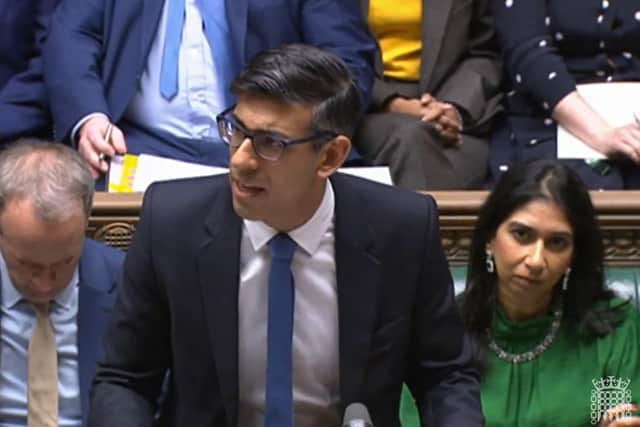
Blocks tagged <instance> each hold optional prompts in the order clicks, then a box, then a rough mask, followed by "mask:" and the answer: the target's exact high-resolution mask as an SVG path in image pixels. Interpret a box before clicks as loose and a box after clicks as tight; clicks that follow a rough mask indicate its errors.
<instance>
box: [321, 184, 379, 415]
mask: <svg viewBox="0 0 640 427" xmlns="http://www.w3.org/2000/svg"><path fill="white" fill-rule="evenodd" d="M331 182H332V184H333V187H334V191H335V194H336V205H335V206H336V208H335V218H336V219H335V221H336V226H335V259H336V270H337V273H336V276H337V286H338V319H339V320H338V322H339V335H340V337H339V343H340V399H341V408H340V411H341V412H343V411H344V409H345V407H346V406H347V405H348V404H350V403H352V402H354V401H357V400H360V399H359V396H361V386H362V382H363V375H364V372H365V367H366V364H367V355H368V353H369V344H370V339H371V334H372V331H373V327H374V320H375V316H376V307H377V299H378V288H379V277H380V275H379V261H378V260H377V259H376V257H375V256H374V255H372V246H373V243H374V240H373V232H372V230H371V229H370V224H369V223H368V222H367V218H366V215H363V214H362V213H363V212H366V209H367V207H366V206H365V205H363V204H362V203H361V200H359V199H360V197H359V194H358V191H357V190H356V189H354V188H353V187H352V184H351V183H350V182H349V181H348V179H346V178H345V177H343V176H340V175H336V176H334V177H333V178H332V179H331Z"/></svg>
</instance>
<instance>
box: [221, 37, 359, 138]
mask: <svg viewBox="0 0 640 427" xmlns="http://www.w3.org/2000/svg"><path fill="white" fill-rule="evenodd" d="M231 90H232V91H233V93H234V94H236V95H240V94H244V93H247V94H255V95H261V96H265V97H267V98H270V99H273V100H276V101H281V102H285V103H291V104H302V105H311V106H312V107H313V119H312V123H313V131H314V132H322V131H329V132H333V133H336V134H339V135H345V136H347V137H349V138H351V137H352V135H353V132H354V129H355V126H356V123H357V121H358V118H359V115H360V96H359V94H358V90H357V88H356V85H355V83H354V82H353V79H352V78H351V73H350V72H349V69H348V68H347V66H346V65H345V64H344V63H343V62H342V60H340V59H339V58H338V57H337V56H335V55H333V54H331V53H329V52H326V51H324V50H321V49H318V48H316V47H313V46H307V45H302V44H292V45H287V46H284V47H281V48H276V49H269V50H266V51H263V52H261V53H259V54H258V55H256V56H255V57H254V58H253V60H251V62H250V63H249V65H247V67H246V68H245V69H244V70H243V71H242V72H241V73H240V75H239V76H238V77H236V79H235V80H234V81H233V83H232V85H231Z"/></svg>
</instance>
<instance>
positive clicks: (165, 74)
mask: <svg viewBox="0 0 640 427" xmlns="http://www.w3.org/2000/svg"><path fill="white" fill-rule="evenodd" d="M167 2H168V3H167V7H168V10H167V28H166V30H165V35H164V50H163V52H162V66H161V68H160V95H162V97H163V98H165V99H167V100H171V99H173V97H174V96H176V94H177V93H178V60H179V53H180V38H181V36H182V27H183V25H184V2H185V0H167Z"/></svg>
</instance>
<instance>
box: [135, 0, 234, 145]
mask: <svg viewBox="0 0 640 427" xmlns="http://www.w3.org/2000/svg"><path fill="white" fill-rule="evenodd" d="M185 2H186V4H185V20H184V27H183V29H182V40H181V43H180V51H179V62H178V94H177V95H176V96H175V97H174V98H173V99H172V100H171V101H167V100H166V99H164V98H163V97H162V96H161V95H160V70H161V68H162V53H163V48H164V40H165V32H166V26H167V10H168V7H167V3H168V2H166V1H165V4H164V6H163V10H162V17H161V19H160V23H159V25H158V31H157V33H156V36H155V39H154V41H153V44H152V46H151V51H150V52H149V57H148V58H147V65H146V68H145V71H144V73H143V75H142V77H141V79H140V88H139V90H138V92H137V93H136V94H135V96H134V97H133V100H132V102H131V103H130V104H129V107H128V108H127V111H126V112H125V117H126V118H127V119H128V120H130V121H131V122H133V123H136V124H138V125H139V126H141V127H144V128H147V129H152V130H160V131H162V132H163V133H169V134H171V135H174V136H177V137H181V138H189V139H209V138H211V139H218V130H217V125H216V115H217V114H218V113H220V112H221V111H222V110H224V109H225V108H227V107H228V106H227V105H223V103H224V99H225V97H224V94H222V93H221V92H220V89H219V84H218V75H217V72H216V67H215V65H214V57H215V60H216V61H224V60H225V59H224V58H221V57H220V56H221V55H215V52H216V46H210V45H209V41H208V39H207V37H206V35H205V32H204V29H203V19H202V15H201V13H200V9H199V7H198V5H197V3H196V0H185ZM219 3H220V8H219V10H220V13H224V2H223V1H219ZM212 51H213V54H212Z"/></svg>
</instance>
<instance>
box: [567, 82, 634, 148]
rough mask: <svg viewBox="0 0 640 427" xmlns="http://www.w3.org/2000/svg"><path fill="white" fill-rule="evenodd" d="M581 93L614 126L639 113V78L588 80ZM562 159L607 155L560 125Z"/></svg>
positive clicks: (618, 125)
mask: <svg viewBox="0 0 640 427" xmlns="http://www.w3.org/2000/svg"><path fill="white" fill-rule="evenodd" d="M577 88H578V93H579V94H580V95H581V96H582V97H583V98H584V100H585V101H586V102H587V104H589V105H590V106H591V108H593V109H594V110H595V111H596V112H597V113H598V114H600V116H602V118H604V120H605V121H606V122H607V123H609V124H610V125H611V126H614V127H620V126H624V125H627V124H629V123H632V122H633V121H635V115H636V114H639V113H640V82H619V83H589V84H581V85H578V86H577ZM557 147H558V158H559V159H603V158H605V156H604V155H603V154H601V153H599V152H597V151H595V150H594V149H593V148H591V147H589V146H588V145H587V144H585V143H584V142H582V141H581V140H580V139H578V138H577V137H575V136H574V135H573V134H571V133H570V132H569V131H567V130H566V129H565V128H563V127H562V126H560V125H558V144H557Z"/></svg>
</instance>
